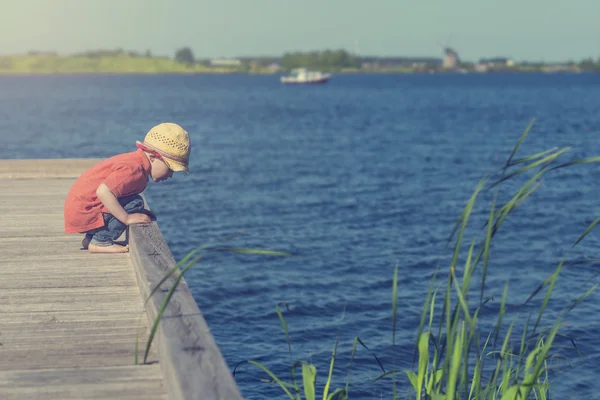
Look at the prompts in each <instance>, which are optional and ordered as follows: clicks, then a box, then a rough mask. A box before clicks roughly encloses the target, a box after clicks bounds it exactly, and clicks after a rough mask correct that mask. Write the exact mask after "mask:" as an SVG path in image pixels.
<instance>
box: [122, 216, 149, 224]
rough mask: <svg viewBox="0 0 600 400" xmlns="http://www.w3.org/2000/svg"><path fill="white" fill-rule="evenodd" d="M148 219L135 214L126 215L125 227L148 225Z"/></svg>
mask: <svg viewBox="0 0 600 400" xmlns="http://www.w3.org/2000/svg"><path fill="white" fill-rule="evenodd" d="M149 223H150V217H149V216H147V215H146V214H142V213H135V214H127V225H132V224H149Z"/></svg>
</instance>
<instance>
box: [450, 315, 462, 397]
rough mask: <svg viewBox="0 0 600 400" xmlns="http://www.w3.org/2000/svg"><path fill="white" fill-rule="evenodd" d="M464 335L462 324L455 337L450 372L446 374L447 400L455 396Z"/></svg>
mask: <svg viewBox="0 0 600 400" xmlns="http://www.w3.org/2000/svg"><path fill="white" fill-rule="evenodd" d="M464 335H465V326H464V324H461V327H460V328H459V330H458V335H456V340H455V342H454V349H453V352H452V353H451V357H452V363H451V365H450V371H449V374H448V375H449V376H448V383H447V384H448V390H447V392H446V399H447V400H453V399H454V397H455V396H456V380H457V379H458V372H459V371H460V363H461V359H462V350H463V343H464Z"/></svg>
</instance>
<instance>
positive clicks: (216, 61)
mask: <svg viewBox="0 0 600 400" xmlns="http://www.w3.org/2000/svg"><path fill="white" fill-rule="evenodd" d="M209 64H210V65H211V66H213V67H239V66H240V65H242V61H241V60H239V59H237V58H213V59H212V60H210V61H209Z"/></svg>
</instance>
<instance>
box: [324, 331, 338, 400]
mask: <svg viewBox="0 0 600 400" xmlns="http://www.w3.org/2000/svg"><path fill="white" fill-rule="evenodd" d="M338 341H339V335H338V336H337V337H336V338H335V345H334V346H333V353H332V354H331V361H330V362H329V374H328V375H327V382H326V383H325V388H324V389H323V398H324V399H326V398H327V394H328V393H329V387H330V386H331V379H332V377H333V364H334V363H335V357H336V354H337V346H338Z"/></svg>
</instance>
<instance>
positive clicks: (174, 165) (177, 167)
mask: <svg viewBox="0 0 600 400" xmlns="http://www.w3.org/2000/svg"><path fill="white" fill-rule="evenodd" d="M163 161H164V162H165V164H167V167H169V169H170V170H171V171H173V172H182V171H183V172H185V174H186V175H189V173H190V168H189V166H187V165H184V164H181V163H179V162H177V161H174V160H171V159H170V158H168V157H165V156H163Z"/></svg>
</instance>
